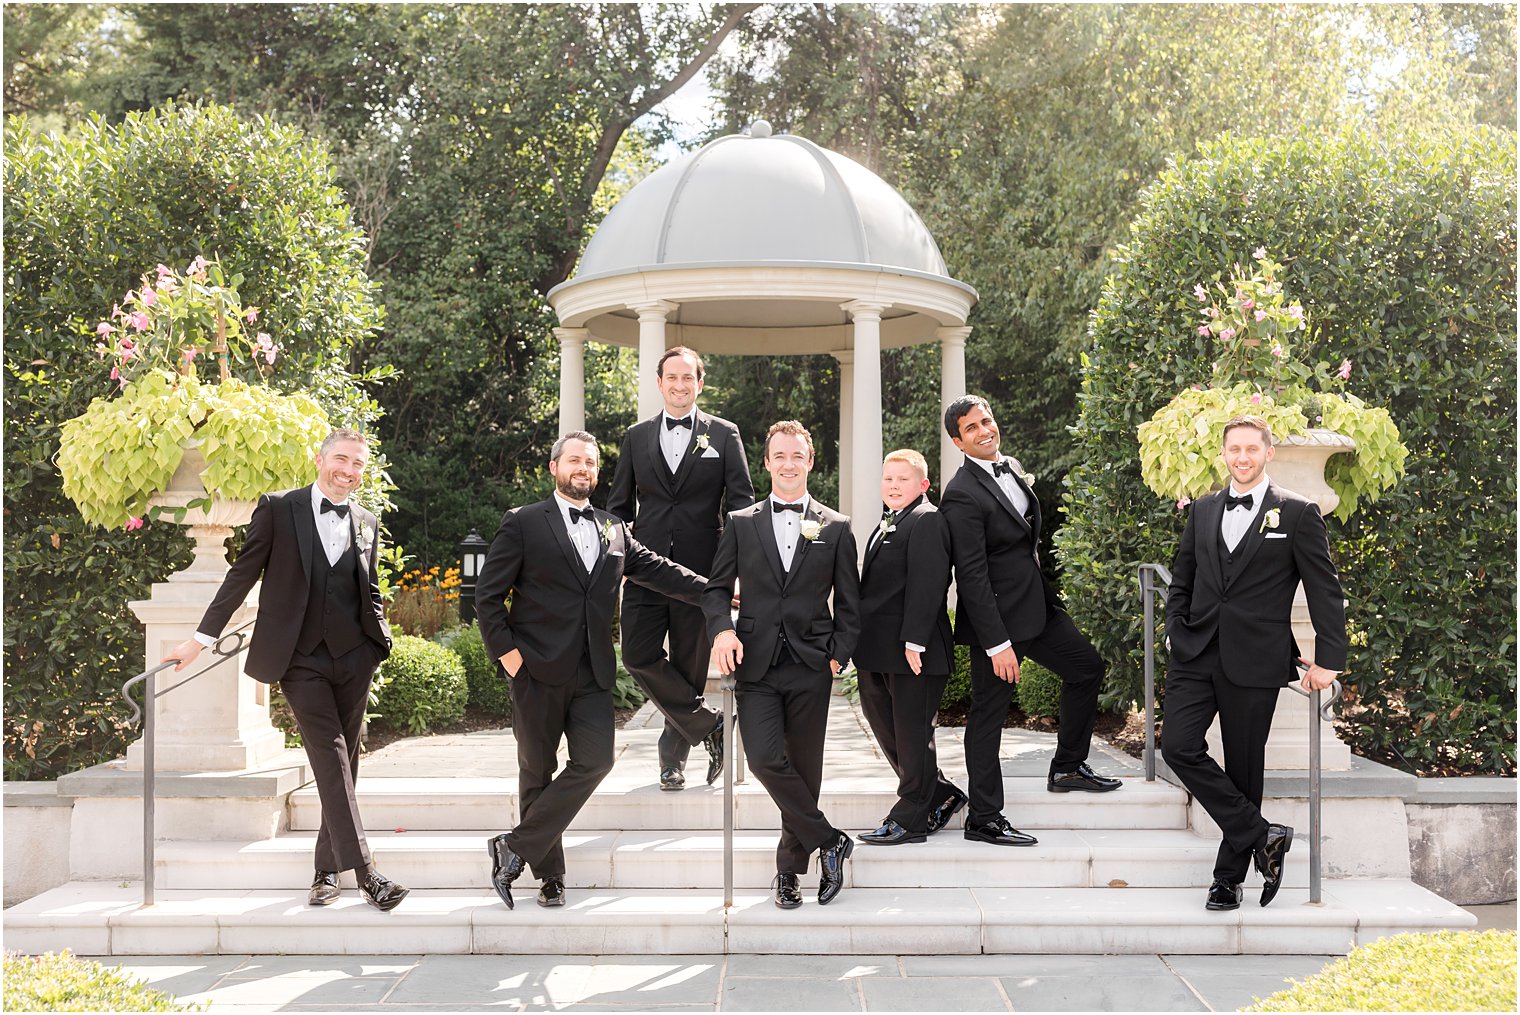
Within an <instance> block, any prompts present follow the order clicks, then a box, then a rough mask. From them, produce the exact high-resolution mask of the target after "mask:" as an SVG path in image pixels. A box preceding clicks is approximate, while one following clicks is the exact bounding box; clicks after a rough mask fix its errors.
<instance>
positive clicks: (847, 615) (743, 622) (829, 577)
mask: <svg viewBox="0 0 1520 1015" xmlns="http://www.w3.org/2000/svg"><path fill="white" fill-rule="evenodd" d="M812 468H813V437H812V435H811V434H810V433H808V432H807V430H806V429H805V428H804V427H803V426H802V424H801V423H798V422H797V421H795V420H782V421H781V422H779V423H776V424H773V425H772V426H771V428H770V431H769V432H768V433H767V434H766V435H765V470H766V471H767V472H769V473H770V474H771V495H770V496H769V497H767V498H766V499H765V500H763V501H761V502H760V503H759V504H756V505H754V506H753V507H748V508H745V509H744V510H742V511H735V512H734V513H733V514H731V515H729V518H728V527H727V528H726V529H724V530H723V538H722V540H721V541H720V542H719V543H718V553H717V556H716V557H715V558H714V559H713V566H712V573H711V575H709V577H708V582H707V591H706V592H705V593H704V594H703V599H702V607H703V610H704V611H705V612H706V613H707V628H708V631H709V632H711V634H712V636H713V648H712V653H713V659H714V660H715V661H716V662H717V664H718V669H719V671H720V672H722V673H723V674H724V675H725V676H727V675H728V674H733V676H734V679H735V681H736V683H737V694H738V696H739V732H740V733H741V734H742V735H743V737H744V743H745V750H746V753H747V755H748V757H749V763H750V770H751V771H753V772H754V773H755V777H756V778H757V779H759V780H760V784H761V785H762V786H764V787H765V790H766V792H767V793H769V794H770V795H771V799H772V800H774V801H775V802H776V806H777V807H779V808H780V809H781V841H780V843H779V844H778V845H777V847H776V880H775V881H774V882H773V887H774V889H775V901H776V905H778V906H780V907H781V908H782V909H795V908H797V907H798V906H800V905H802V892H801V890H800V888H799V886H798V884H797V875H798V874H799V873H801V872H803V871H805V870H806V869H807V864H808V860H809V859H810V858H811V856H812V855H813V853H814V852H815V851H816V852H817V853H818V862H819V867H820V877H819V880H818V902H819V904H820V905H827V904H828V903H830V902H832V901H833V900H834V897H835V896H836V895H838V894H839V891H840V889H841V888H843V887H844V861H845V860H846V859H848V858H849V855H850V853H851V851H852V850H853V849H854V846H855V843H854V841H853V840H852V839H851V838H850V837H849V836H848V835H846V834H845V833H844V832H841V831H840V830H839V829H837V828H835V827H834V826H833V824H831V823H830V822H829V819H828V818H826V817H824V814H823V811H821V810H819V808H818V793H819V790H820V789H821V787H822V784H823V742H824V737H825V734H826V733H827V730H828V722H829V695H830V694H831V693H832V691H833V678H834V676H835V674H837V673H838V672H839V671H840V669H841V668H842V667H843V666H844V665H845V663H847V662H849V660H850V656H851V654H852V653H853V652H854V651H855V642H856V640H857V639H858V638H859V637H860V576H859V574H858V573H857V572H856V570H855V560H856V557H855V538H854V536H853V535H851V533H850V520H849V519H848V518H847V517H845V516H844V515H842V514H840V513H839V512H837V511H833V510H831V509H829V508H827V507H824V506H823V505H822V504H819V503H818V502H817V501H815V500H813V499H812V498H811V497H810V496H809V495H808V490H807V477H808V472H809V471H811V469H812ZM736 587H737V590H738V591H739V592H740V595H741V603H740V606H739V617H738V620H737V622H736V621H735V620H733V619H732V615H731V612H730V601H731V600H732V598H733V595H734V592H735V591H736ZM831 593H832V595H833V597H834V603H833V610H832V611H831V610H830V608H829V596H830V594H831Z"/></svg>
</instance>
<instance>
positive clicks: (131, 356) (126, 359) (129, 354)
mask: <svg viewBox="0 0 1520 1015" xmlns="http://www.w3.org/2000/svg"><path fill="white" fill-rule="evenodd" d="M136 358H137V350H136V349H134V348H132V347H131V346H130V345H124V346H122V347H121V361H122V362H123V363H130V362H132V361H133V360H135V359H136Z"/></svg>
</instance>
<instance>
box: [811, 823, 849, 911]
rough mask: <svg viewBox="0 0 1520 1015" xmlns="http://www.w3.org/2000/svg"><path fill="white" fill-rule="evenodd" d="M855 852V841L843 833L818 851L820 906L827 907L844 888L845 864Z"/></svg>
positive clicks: (838, 833) (838, 834)
mask: <svg viewBox="0 0 1520 1015" xmlns="http://www.w3.org/2000/svg"><path fill="white" fill-rule="evenodd" d="M853 852H855V840H854V839H852V838H850V837H849V836H848V835H846V834H844V833H843V832H835V833H834V838H832V839H830V840H829V842H828V844H827V845H825V846H824V847H823V848H822V849H820V850H819V851H818V904H819V905H820V906H827V905H828V904H829V903H831V902H833V901H834V896H836V895H838V894H839V891H840V889H842V888H844V862H845V861H846V860H848V859H849V858H850V854H851V853H853Z"/></svg>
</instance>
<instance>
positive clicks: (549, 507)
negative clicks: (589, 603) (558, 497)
mask: <svg viewBox="0 0 1520 1015" xmlns="http://www.w3.org/2000/svg"><path fill="white" fill-rule="evenodd" d="M544 521H545V522H546V523H547V524H548V526H549V531H550V532H551V533H553V535H554V541H555V542H557V543H559V548H560V551H561V552H562V553H564V555H565V560H566V561H567V562H568V563H569V564H570V572H571V573H572V574H574V575H575V577H576V580H577V581H579V582H580V583H581V587H582V588H585V587H587V586H588V585H589V584H590V583H591V576H590V575H588V574H587V573H586V562H585V561H583V560H581V552H580V551H579V550H577V549H576V548H575V544H574V543H572V542H570V533H568V532H566V531H565V516H564V515H563V514H561V513H560V510H559V504H558V503H557V502H556V501H555V499H554V498H553V496H550V498H549V499H548V500H546V501H544Z"/></svg>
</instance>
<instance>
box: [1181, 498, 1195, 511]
mask: <svg viewBox="0 0 1520 1015" xmlns="http://www.w3.org/2000/svg"><path fill="white" fill-rule="evenodd" d="M1191 503H1193V498H1191V497H1178V498H1177V510H1178V511H1186V510H1187V506H1188V505H1189V504H1191Z"/></svg>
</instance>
